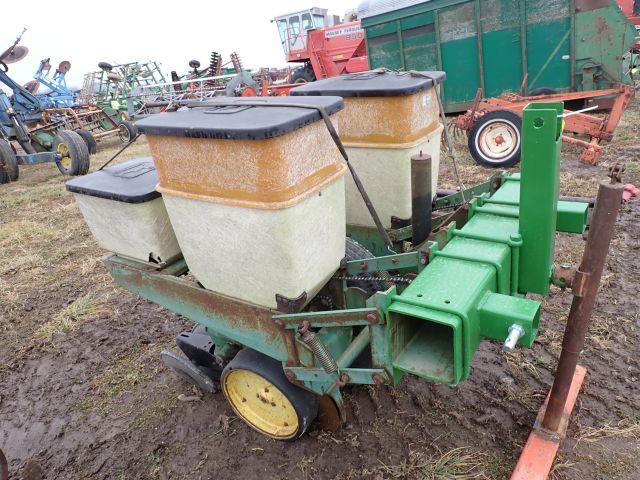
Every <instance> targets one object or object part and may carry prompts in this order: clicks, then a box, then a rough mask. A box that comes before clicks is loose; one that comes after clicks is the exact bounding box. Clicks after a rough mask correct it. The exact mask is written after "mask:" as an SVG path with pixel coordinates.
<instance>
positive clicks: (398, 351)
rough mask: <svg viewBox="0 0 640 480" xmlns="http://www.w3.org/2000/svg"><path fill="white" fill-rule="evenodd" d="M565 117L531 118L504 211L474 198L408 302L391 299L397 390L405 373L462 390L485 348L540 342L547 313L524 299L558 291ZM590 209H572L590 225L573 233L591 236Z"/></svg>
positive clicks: (499, 199) (528, 112)
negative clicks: (513, 333)
mask: <svg viewBox="0 0 640 480" xmlns="http://www.w3.org/2000/svg"><path fill="white" fill-rule="evenodd" d="M562 111H563V110H562V105H555V104H551V105H550V104H533V105H530V106H528V107H527V108H526V109H525V111H524V113H523V147H522V148H523V154H522V155H523V160H522V172H523V173H522V176H521V177H514V178H510V177H505V178H504V180H505V181H504V182H503V185H502V186H501V187H500V188H499V189H498V190H497V191H496V192H495V194H494V196H493V197H494V198H495V200H496V201H495V202H491V201H490V200H491V199H490V198H487V196H486V194H484V195H482V196H480V197H476V198H474V199H473V200H472V201H471V202H470V204H469V212H468V220H467V222H466V224H465V225H464V226H463V227H462V228H456V225H455V223H453V224H451V225H450V227H449V228H448V230H447V242H446V245H445V246H444V248H442V249H441V250H439V251H437V252H434V254H433V255H432V257H433V258H432V260H431V261H430V262H429V264H428V265H427V266H426V268H425V269H424V270H423V271H422V272H421V273H420V274H418V276H417V277H416V278H415V279H414V280H413V282H412V283H411V285H409V286H408V287H407V288H406V289H405V290H404V291H403V292H402V293H401V294H399V295H398V294H397V293H396V292H395V291H393V292H391V293H390V294H389V297H390V298H391V303H390V305H389V306H388V308H387V309H386V315H387V323H388V325H389V329H388V330H389V345H390V348H389V352H390V356H391V363H392V366H393V369H394V373H393V377H394V381H395V380H396V379H397V378H398V375H397V373H396V371H398V370H399V371H402V372H408V373H411V374H413V375H417V376H420V377H423V378H427V379H430V380H433V381H437V382H441V383H445V384H448V385H456V384H457V383H458V382H460V381H462V380H464V379H465V378H467V377H468V376H469V373H470V368H471V360H472V358H473V355H474V353H475V351H476V350H477V348H478V345H479V344H480V341H481V340H482V339H483V338H490V339H495V340H500V341H503V340H505V339H506V338H507V336H508V335H509V331H510V329H512V328H514V327H515V326H518V327H521V329H522V333H523V334H522V336H521V338H520V339H519V340H518V344H519V345H523V346H531V344H532V343H533V341H534V339H535V336H536V334H537V331H538V327H539V318H540V308H541V304H540V302H539V301H537V300H532V299H527V298H524V297H523V296H522V295H521V293H524V292H536V293H541V294H544V293H546V291H548V288H549V283H550V279H551V272H552V269H553V247H554V244H553V241H554V237H555V231H556V218H557V210H558V183H559V162H560V143H561V138H560V137H561V132H562V123H561V122H562V119H561V118H560V115H561V114H562ZM514 194H517V197H516V198H514ZM587 207H588V205H586V204H583V205H577V206H576V205H573V206H572V208H573V211H569V209H567V215H568V217H569V219H570V220H571V222H573V221H575V222H577V223H582V226H580V225H577V224H576V225H573V226H571V228H573V229H576V230H580V229H581V228H583V225H584V221H585V219H586V218H585V215H584V213H585V212H586V208H587ZM565 220H566V221H567V223H571V222H569V221H568V220H567V219H565ZM578 220H580V222H578ZM523 257H527V258H526V259H525V260H524V261H523ZM435 279H437V281H435ZM523 279H525V280H526V282H527V283H526V284H525V285H524V286H523V285H522V284H521V282H522V281H523ZM545 289H546V290H545Z"/></svg>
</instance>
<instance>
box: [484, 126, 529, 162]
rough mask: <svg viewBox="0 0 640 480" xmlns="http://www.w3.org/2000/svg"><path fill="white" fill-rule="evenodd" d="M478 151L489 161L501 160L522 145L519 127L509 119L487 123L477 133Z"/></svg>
mask: <svg viewBox="0 0 640 480" xmlns="http://www.w3.org/2000/svg"><path fill="white" fill-rule="evenodd" d="M476 146H477V147H478V152H479V153H480V154H481V155H482V157H483V158H484V159H485V160H487V161H488V162H501V161H503V160H505V159H506V158H508V157H510V156H511V155H512V154H513V152H515V151H516V150H517V149H518V148H519V147H520V133H519V132H518V128H517V127H516V126H515V125H514V124H513V123H511V122H509V121H508V120H504V119H497V120H494V121H492V122H489V123H487V124H486V125H485V126H484V127H483V128H482V129H480V131H479V132H478V134H477V135H476Z"/></svg>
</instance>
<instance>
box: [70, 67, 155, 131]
mask: <svg viewBox="0 0 640 480" xmlns="http://www.w3.org/2000/svg"><path fill="white" fill-rule="evenodd" d="M98 67H100V70H98V71H96V72H91V73H87V74H86V75H85V76H84V82H83V85H82V90H81V91H80V94H79V100H80V102H81V103H83V104H89V105H97V106H98V107H100V108H102V109H104V111H105V112H107V114H109V115H110V116H111V117H114V118H115V117H118V118H119V119H121V120H126V119H127V114H126V111H127V97H128V96H129V95H130V94H131V92H132V91H133V90H134V89H136V88H139V87H144V86H153V85H155V84H157V83H164V82H165V77H164V75H163V74H162V71H161V70H160V64H159V63H158V62H153V61H151V62H130V63H122V64H117V65H112V64H110V63H107V62H100V63H99V64H98Z"/></svg>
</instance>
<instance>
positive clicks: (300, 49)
mask: <svg viewBox="0 0 640 480" xmlns="http://www.w3.org/2000/svg"><path fill="white" fill-rule="evenodd" d="M349 17H352V19H351V18H349ZM345 20H351V21H345V22H344V23H340V18H339V17H337V16H335V15H328V13H327V10H326V9H324V8H317V7H314V8H310V9H308V10H302V11H299V12H294V13H289V14H287V15H281V16H279V17H276V18H274V19H273V20H272V21H273V22H276V26H277V27H278V33H279V34H280V41H281V42H282V48H283V49H284V53H285V55H286V57H287V61H288V62H296V63H302V65H301V66H299V67H297V68H296V69H295V70H293V72H291V77H290V79H289V81H290V83H302V82H313V81H314V80H317V79H322V78H327V77H334V76H336V75H341V74H343V73H355V72H363V71H366V70H369V62H368V60H367V51H366V47H365V42H364V30H362V28H361V27H360V20H356V19H355V15H347V18H346V19H345Z"/></svg>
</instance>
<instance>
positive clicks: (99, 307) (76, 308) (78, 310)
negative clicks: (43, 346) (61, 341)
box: [36, 295, 105, 340]
mask: <svg viewBox="0 0 640 480" xmlns="http://www.w3.org/2000/svg"><path fill="white" fill-rule="evenodd" d="M104 306H105V301H104V300H103V299H95V298H93V297H92V296H91V295H84V296H82V297H80V298H78V299H77V300H75V301H74V302H73V303H71V304H69V305H68V306H67V307H66V308H64V309H63V310H62V311H61V312H60V313H58V315H56V316H55V318H53V319H51V320H49V321H48V322H46V323H45V324H43V325H42V326H41V327H40V328H38V329H37V330H36V337H38V338H41V339H47V340H48V339H51V337H53V336H54V335H56V334H58V333H61V332H65V331H73V330H75V329H76V327H77V326H78V324H79V323H80V322H85V321H87V320H90V319H91V318H94V317H96V316H97V315H99V314H100V313H102V312H103V311H104V310H105V309H104Z"/></svg>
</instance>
